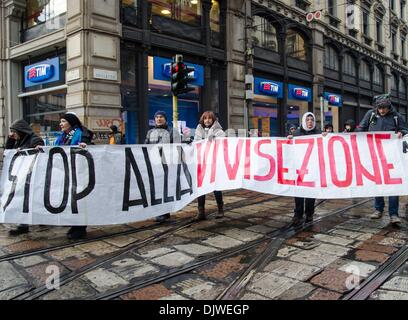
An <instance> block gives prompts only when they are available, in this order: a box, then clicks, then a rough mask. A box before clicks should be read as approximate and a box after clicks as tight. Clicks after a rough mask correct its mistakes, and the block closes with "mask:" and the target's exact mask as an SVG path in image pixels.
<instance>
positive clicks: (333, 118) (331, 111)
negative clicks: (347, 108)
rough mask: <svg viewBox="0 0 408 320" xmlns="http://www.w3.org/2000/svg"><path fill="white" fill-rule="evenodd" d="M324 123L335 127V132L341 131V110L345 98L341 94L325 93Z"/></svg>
mask: <svg viewBox="0 0 408 320" xmlns="http://www.w3.org/2000/svg"><path fill="white" fill-rule="evenodd" d="M324 101H325V105H324V106H325V108H324V123H325V124H329V123H331V124H332V125H333V129H334V132H339V131H341V130H340V128H339V123H340V110H339V108H340V107H342V105H343V97H342V96H341V95H340V94H336V93H332V92H324Z"/></svg>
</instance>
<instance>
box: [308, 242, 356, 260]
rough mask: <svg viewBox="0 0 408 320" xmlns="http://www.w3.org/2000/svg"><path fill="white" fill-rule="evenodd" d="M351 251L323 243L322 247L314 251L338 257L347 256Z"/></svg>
mask: <svg viewBox="0 0 408 320" xmlns="http://www.w3.org/2000/svg"><path fill="white" fill-rule="evenodd" d="M350 250H351V249H350V248H347V247H342V246H336V245H333V244H327V243H322V244H321V245H320V246H318V247H316V248H315V249H313V251H317V252H323V253H327V254H332V255H335V256H338V257H341V256H344V255H346V254H347V253H348V252H349V251H350Z"/></svg>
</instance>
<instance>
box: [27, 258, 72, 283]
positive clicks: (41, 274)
mask: <svg viewBox="0 0 408 320" xmlns="http://www.w3.org/2000/svg"><path fill="white" fill-rule="evenodd" d="M25 271H26V272H27V273H28V274H29V275H30V277H31V278H32V279H30V281H31V282H32V283H33V284H35V285H36V286H42V285H45V284H46V283H47V279H51V278H54V277H57V276H58V273H59V276H63V275H64V274H65V273H67V272H68V270H67V269H66V268H65V267H64V266H63V265H61V264H60V263H58V262H56V261H50V262H47V263H42V264H37V265H35V266H32V267H29V268H26V269H25ZM50 277H51V278H50Z"/></svg>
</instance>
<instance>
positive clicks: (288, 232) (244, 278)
mask: <svg viewBox="0 0 408 320" xmlns="http://www.w3.org/2000/svg"><path fill="white" fill-rule="evenodd" d="M368 201H370V199H368V200H363V201H361V202H359V203H356V204H353V205H350V206H346V207H344V208H341V209H338V210H333V211H331V212H329V213H328V214H326V215H324V216H323V217H319V218H317V219H315V220H314V221H313V222H310V223H307V224H305V225H303V226H301V227H289V228H287V227H286V228H281V229H279V230H276V231H273V232H271V233H269V234H267V235H265V236H264V237H263V238H261V239H258V240H254V241H252V242H250V243H247V244H245V245H242V246H239V247H237V248H234V249H228V251H226V252H221V253H220V254H217V255H214V256H212V257H209V258H207V259H203V260H201V261H197V262H194V263H191V264H188V265H186V266H184V267H182V268H179V269H177V270H174V271H171V272H169V273H167V274H164V275H160V276H158V277H155V278H153V279H147V280H143V281H140V282H136V283H133V284H130V285H128V286H123V287H121V288H120V289H117V290H113V291H109V292H107V293H103V294H100V295H97V296H96V297H93V299H96V300H112V299H116V298H119V297H120V296H123V295H125V294H127V293H129V292H131V291H135V290H138V289H142V288H145V287H148V286H150V285H153V284H157V283H160V282H163V281H166V280H169V279H172V278H174V277H177V276H179V275H182V274H185V273H188V272H191V271H194V270H196V269H198V268H200V267H204V266H206V265H207V264H209V263H212V262H216V261H219V260H222V259H225V258H228V257H231V256H234V255H236V254H239V253H243V252H245V251H247V250H250V249H251V250H253V249H254V248H256V247H259V246H261V245H264V244H267V247H266V249H265V250H264V252H263V253H262V254H260V255H258V257H257V258H256V259H255V260H254V262H253V263H252V264H251V265H250V266H249V267H248V268H247V269H246V270H245V271H244V272H243V273H242V274H241V276H240V277H239V278H238V279H236V281H234V282H233V283H232V284H231V285H230V286H229V287H228V288H227V289H226V290H225V291H224V292H223V293H222V294H221V295H220V296H219V297H218V300H232V299H234V298H236V297H237V295H238V293H239V292H240V291H241V290H242V288H244V287H245V286H246V284H247V283H248V282H249V280H250V278H251V277H252V276H253V274H254V273H255V272H256V270H258V269H259V268H260V267H261V266H262V265H264V264H265V263H267V262H268V261H269V259H271V257H273V256H275V255H276V253H277V252H278V250H279V248H280V246H281V245H282V243H283V242H284V241H285V240H286V239H288V238H290V237H292V236H294V235H296V234H298V233H300V232H302V231H304V230H305V229H307V228H309V227H311V226H313V225H315V224H317V223H319V222H321V221H323V220H325V219H327V218H330V217H333V216H334V215H338V214H341V213H343V212H345V211H347V210H349V209H352V208H354V207H357V206H360V205H363V204H365V203H367V202H368Z"/></svg>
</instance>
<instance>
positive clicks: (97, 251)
mask: <svg viewBox="0 0 408 320" xmlns="http://www.w3.org/2000/svg"><path fill="white" fill-rule="evenodd" d="M75 248H78V249H80V250H82V251H84V252H88V253H91V254H92V255H94V256H98V257H99V256H104V255H107V254H110V253H113V252H115V251H118V248H117V247H114V246H112V245H110V244H108V243H105V242H101V241H99V242H91V243H86V244H81V245H79V246H76V247H75Z"/></svg>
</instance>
